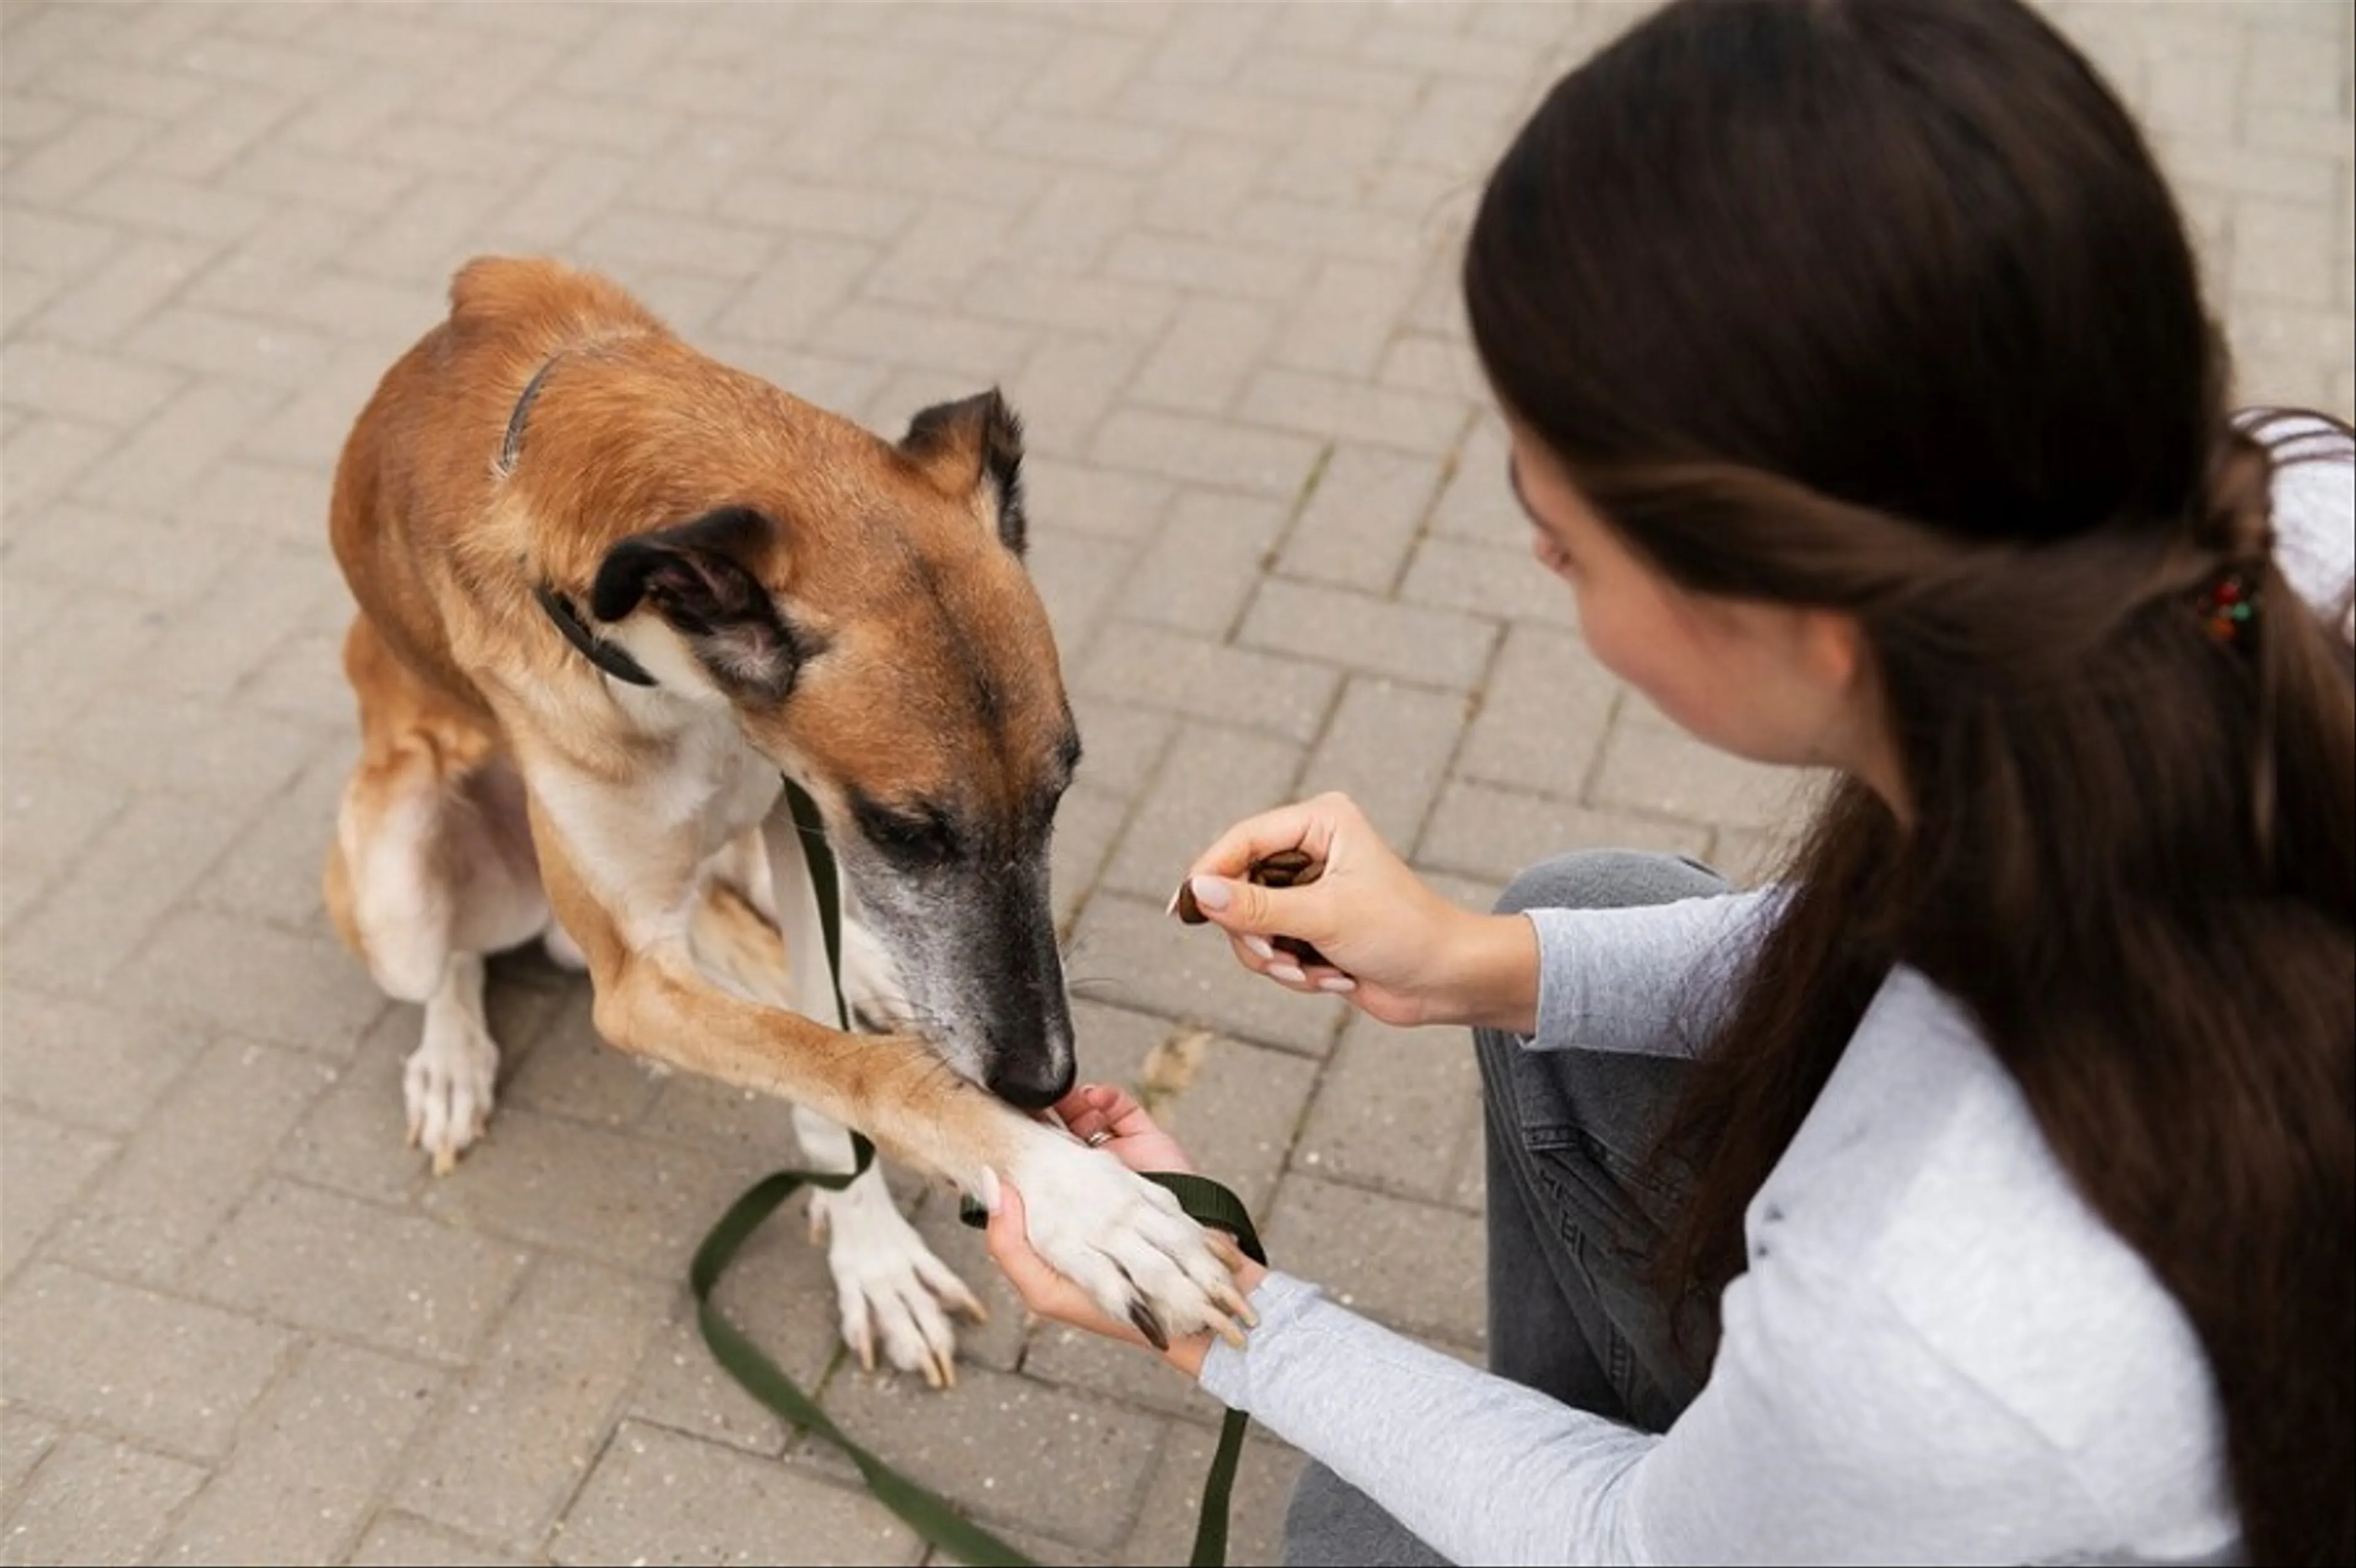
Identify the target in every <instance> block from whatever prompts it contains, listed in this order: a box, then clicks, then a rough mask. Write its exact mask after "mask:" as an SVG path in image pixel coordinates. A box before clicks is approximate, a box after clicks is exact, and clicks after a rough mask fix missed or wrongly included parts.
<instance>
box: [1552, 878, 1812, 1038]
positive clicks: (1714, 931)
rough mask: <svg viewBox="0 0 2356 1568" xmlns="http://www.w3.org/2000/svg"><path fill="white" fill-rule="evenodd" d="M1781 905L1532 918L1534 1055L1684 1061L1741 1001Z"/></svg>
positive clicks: (1700, 902) (1767, 894)
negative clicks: (1614, 1054)
mask: <svg viewBox="0 0 2356 1568" xmlns="http://www.w3.org/2000/svg"><path fill="white" fill-rule="evenodd" d="M1782 905H1783V894H1782V891H1781V890H1779V889H1772V888H1762V889H1755V890H1753V891H1750V892H1744V893H1724V894H1720V895H1719V896H1717V897H1714V898H1700V899H1680V900H1678V901H1676V902H1675V903H1665V904H1643V905H1638V906H1635V907H1633V908H1628V909H1534V910H1530V911H1528V912H1527V918H1528V920H1529V922H1530V923H1531V924H1532V925H1533V926H1535V927H1536V928H1537V937H1538V1019H1537V1023H1538V1027H1537V1033H1536V1034H1533V1035H1530V1036H1528V1037H1526V1040H1524V1044H1526V1046H1528V1047H1529V1048H1530V1049H1532V1050H1535V1051H1569V1050H1589V1051H1634V1052H1640V1053H1643V1054H1645V1055H1651V1056H1691V1055H1693V1054H1694V1053H1695V1052H1697V1051H1699V1050H1700V1049H1701V1048H1702V1047H1703V1045H1705V1044H1706V1043H1707V1042H1708V1040H1709V1038H1710V1037H1711V1035H1712V1034H1714V1033H1715V1032H1716V1030H1717V1026H1718V1025H1719V1022H1720V1021H1721V1020H1722V1019H1724V1018H1725V1015H1726V1011H1727V1008H1729V1007H1730V1005H1731V1004H1732V1001H1733V998H1734V997H1736V996H1737V995H1738V994H1739V988H1740V980H1741V978H1742V976H1743V974H1744V973H1745V972H1746V971H1747V970H1748V968H1749V966H1750V962H1751V956H1752V955H1754V954H1755V953H1756V952H1757V951H1758V947H1759V944H1760V943H1761V942H1762V941H1763V940H1764V939H1765V936H1766V933H1767V931H1768V928H1769V926H1770V925H1771V924H1772V922H1773V920H1774V917H1775V914H1776V912H1777V911H1778V910H1780V909H1781V907H1782Z"/></svg>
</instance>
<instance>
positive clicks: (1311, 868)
mask: <svg viewBox="0 0 2356 1568" xmlns="http://www.w3.org/2000/svg"><path fill="white" fill-rule="evenodd" d="M1324 870H1325V865H1324V862H1323V861H1322V860H1314V859H1311V858H1310V857H1309V854H1308V852H1307V851H1305V850H1301V849H1279V850H1278V851H1277V852H1276V853H1275V854H1273V855H1269V856H1267V857H1266V858H1264V859H1258V860H1255V861H1253V862H1252V866H1251V869H1250V870H1248V871H1247V872H1246V873H1245V875H1246V876H1247V877H1248V878H1249V879H1250V880H1252V881H1255V882H1258V884H1259V885H1260V886H1261V887H1264V888H1305V887H1307V886H1308V885H1309V884H1310V883H1312V882H1313V881H1315V880H1317V879H1318V878H1319V877H1320V876H1322V875H1323V874H1324ZM1173 902H1174V903H1175V906H1176V908H1177V911H1178V918H1179V919H1180V920H1182V921H1184V922H1185V923H1187V924H1188V925H1202V924H1204V923H1206V922H1207V921H1209V919H1210V918H1211V917H1210V916H1209V915H1206V914H1205V913H1204V912H1203V906H1202V905H1201V904H1198V903H1196V902H1195V901H1194V888H1193V886H1192V885H1191V884H1189V883H1186V882H1181V883H1180V884H1179V885H1178V897H1177V898H1176V900H1174V901H1173ZM1269 946H1271V947H1274V948H1275V949H1276V950H1277V951H1279V952H1280V953H1288V954H1290V955H1292V956H1293V957H1294V958H1295V959H1298V960H1299V961H1300V962H1301V963H1302V964H1323V965H1325V966H1326V967H1328V968H1332V967H1333V960H1332V959H1330V958H1328V957H1326V956H1325V955H1323V953H1320V952H1318V951H1317V949H1316V948H1315V947H1314V946H1312V944H1309V943H1306V942H1303V941H1301V939H1300V938H1299V937H1297V936H1272V937H1270V938H1269Z"/></svg>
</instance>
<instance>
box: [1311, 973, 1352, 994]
mask: <svg viewBox="0 0 2356 1568" xmlns="http://www.w3.org/2000/svg"><path fill="white" fill-rule="evenodd" d="M1317 988H1318V989H1319V990H1321V991H1331V992H1333V994H1334V995H1335V996H1337V997H1341V996H1346V995H1348V994H1349V993H1350V992H1352V991H1355V990H1356V989H1357V988H1358V983H1357V982H1356V981H1355V980H1353V979H1351V978H1350V976H1347V975H1328V976H1325V977H1324V978H1323V980H1320V981H1318V982H1317Z"/></svg>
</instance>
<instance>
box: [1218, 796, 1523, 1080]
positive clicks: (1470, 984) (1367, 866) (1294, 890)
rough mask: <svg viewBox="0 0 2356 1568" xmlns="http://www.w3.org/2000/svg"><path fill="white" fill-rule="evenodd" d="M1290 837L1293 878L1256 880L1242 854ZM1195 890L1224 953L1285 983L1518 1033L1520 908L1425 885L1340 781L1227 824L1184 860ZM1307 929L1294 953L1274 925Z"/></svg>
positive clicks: (1382, 1010)
mask: <svg viewBox="0 0 2356 1568" xmlns="http://www.w3.org/2000/svg"><path fill="white" fill-rule="evenodd" d="M1286 849H1297V850H1300V851H1301V852H1302V853H1304V854H1306V855H1307V856H1308V857H1309V858H1310V859H1311V860H1312V861H1313V862H1315V863H1316V864H1317V866H1318V869H1319V874H1318V876H1317V878H1316V880H1314V881H1312V882H1309V883H1308V884H1307V885H1305V886H1294V887H1290V888H1264V887H1260V886H1258V885H1256V884H1254V883H1252V882H1250V881H1248V880H1246V877H1247V874H1248V871H1249V870H1250V869H1251V867H1252V866H1253V865H1254V864H1255V863H1256V862H1258V861H1260V860H1264V859H1267V858H1268V857H1269V856H1270V855H1274V854H1277V853H1278V852H1280V851H1281V850H1286ZM1186 886H1187V888H1188V889H1189V890H1191V891H1192V892H1193V894H1194V902H1195V904H1196V905H1197V906H1198V907H1199V908H1200V909H1201V910H1202V912H1203V913H1204V914H1205V916H1207V917H1208V918H1209V919H1210V920H1211V921H1212V923H1215V924H1216V925H1217V926H1218V927H1219V928H1220V929H1221V930H1223V931H1225V932H1226V933H1227V938H1228V941H1229V943H1230V944H1232V945H1233V947H1234V949H1235V955H1236V961H1237V963H1239V964H1241V965H1244V967H1246V968H1247V969H1250V970H1252V971H1254V972H1255V973H1258V974H1261V975H1265V976H1268V977H1269V979H1271V980H1273V981H1275V982H1276V983H1277V984H1278V985H1280V986H1282V987H1286V988H1287V989H1288V990H1293V991H1300V992H1303V993H1306V994H1310V995H1315V994H1317V993H1319V992H1328V993H1332V994H1334V995H1338V996H1345V997H1349V999H1350V1000H1351V1002H1353V1003H1354V1004H1355V1005H1356V1006H1357V1007H1359V1008H1363V1009H1364V1010H1365V1012H1367V1013H1368V1014H1370V1015H1371V1016H1373V1017H1374V1018H1376V1019H1380V1020H1381V1021H1382V1022H1384V1023H1387V1024H1396V1025H1413V1024H1439V1023H1459V1024H1482V1025H1487V1026H1490V1027H1492V1028H1497V1029H1513V1030H1516V1031H1519V1032H1523V1033H1526V1032H1528V1031H1529V1030H1530V1029H1532V1028H1534V1027H1535V1026H1536V1022H1537V932H1536V931H1535V930H1534V929H1533V928H1532V927H1531V925H1530V923H1529V922H1528V921H1526V920H1524V919H1523V918H1522V917H1520V916H1519V915H1478V914H1473V913H1472V912H1470V911H1467V910H1463V909H1460V908H1458V907H1457V906H1456V905H1454V904H1452V903H1450V902H1449V901H1447V900H1446V899H1444V898H1442V897H1440V895H1439V894H1438V893H1436V892H1434V891H1432V890H1431V889H1430V887H1429V886H1428V885H1427V884H1426V883H1425V882H1424V881H1423V880H1422V879H1420V878H1419V877H1418V876H1417V875H1416V874H1415V873H1414V872H1413V871H1412V870H1410V869H1408V865H1407V862H1405V861H1404V860H1402V859H1399V857H1398V854H1397V853H1396V852H1395V851H1394V850H1392V848H1390V846H1389V845H1387V844H1386V843H1384V842H1383V840H1382V837H1381V836H1380V835H1379V834H1377V833H1376V831H1375V829H1374V827H1373V826H1372V825H1371V824H1370V823H1368V822H1367V821H1366V818H1365V814H1363V813H1362V812H1360V811H1359V810H1358V807H1357V805H1356V804H1355V802H1353V801H1352V800H1351V799H1350V798H1349V797H1348V796H1347V795H1319V796H1318V797H1317V798H1316V799H1314V800H1310V801H1303V802H1301V803H1300V804H1298V805H1285V806H1279V807H1278V808H1277V809H1276V810H1274V811H1269V812H1263V813H1261V814H1260V815H1259V816H1254V817H1248V818H1247V819H1246V820H1244V821H1242V822H1239V823H1237V824H1236V825H1235V826H1234V827H1230V828H1228V829H1227V830H1226V833H1224V834H1222V835H1221V836H1220V837H1219V840H1218V842H1216V843H1215V844H1213V845H1212V846H1211V847H1210V848H1208V849H1205V851H1203V853H1202V854H1201V856H1199V857H1198V858H1197V859H1195V861H1194V865H1192V866H1190V867H1189V868H1187V881H1186ZM1279 936H1289V937H1294V938H1297V939H1299V940H1301V941H1303V942H1306V943H1309V944H1311V945H1312V946H1313V947H1315V948H1316V949H1317V951H1318V952H1319V953H1320V954H1322V955H1323V956H1324V957H1325V958H1327V959H1328V960H1330V963H1329V964H1325V965H1315V964H1304V963H1301V962H1300V961H1298V960H1297V959H1296V958H1295V957H1294V956H1293V955H1290V954H1289V953H1286V952H1284V951H1283V950H1282V949H1280V948H1278V947H1277V946H1275V945H1274V943H1273V941H1272V939H1273V938H1275V937H1279Z"/></svg>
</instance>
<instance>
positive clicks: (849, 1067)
mask: <svg viewBox="0 0 2356 1568" xmlns="http://www.w3.org/2000/svg"><path fill="white" fill-rule="evenodd" d="M531 811H532V828H533V836H534V838H535V841H536V842H537V844H538V847H539V850H540V865H541V875H542V877H543V879H544V880H545V881H546V884H547V888H548V893H549V897H550V900H551V901H552V902H553V903H554V904H555V906H556V909H557V911H558V912H559V913H560V914H561V915H562V919H563V921H564V925H565V929H566V930H568V931H570V932H572V933H573V934H574V936H575V937H576V938H578V939H579V941H580V943H581V946H582V950H583V951H584V953H586V954H587V955H588V957H589V969H590V974H591V976H592V977H593V983H594V987H595V990H596V1025H597V1032H598V1033H599V1034H600V1035H602V1036H604V1037H605V1040H608V1041H610V1042H612V1043H613V1044H614V1045H616V1047H618V1048H620V1049H621V1050H624V1051H629V1052H631V1053H632V1054H633V1055H637V1056H642V1057H645V1058H647V1059H648V1060H649V1061H660V1062H663V1063H665V1064H667V1065H669V1066H671V1067H674V1068H677V1069H679V1070H680V1071H682V1072H695V1073H701V1074H702V1075H703V1076H705V1077H709V1078H713V1079H716V1080H718V1081H719V1082H721V1083H729V1084H734V1085H735V1086H736V1087H738V1088H742V1089H752V1090H755V1091H757V1092H759V1093H766V1094H775V1095H776V1096H777V1097H778V1098H780V1099H784V1100H790V1101H792V1102H794V1103H795V1104H799V1105H805V1106H807V1107H809V1109H810V1110H813V1111H815V1112H817V1113H819V1115H823V1116H826V1117H827V1118H829V1119H830V1120H832V1121H834V1122H836V1123H839V1124H841V1125H845V1126H852V1127H857V1128H858V1129H859V1130H860V1131H862V1132H863V1133H865V1134H866V1135H867V1136H868V1137H869V1138H871V1139H873V1142H874V1144H875V1146H876V1147H877V1148H879V1149H881V1150H883V1152H885V1153H887V1154H889V1155H891V1156H892V1157H894V1158H896V1159H899V1160H901V1161H902V1162H904V1163H905V1164H907V1165H910V1166H912V1167H914V1168H916V1169H917V1170H920V1171H923V1172H925V1173H926V1174H928V1175H934V1176H940V1177H946V1178H947V1179H949V1180H951V1181H953V1182H956V1183H957V1184H958V1186H960V1187H962V1188H964V1189H966V1190H967V1191H968V1192H972V1193H983V1192H987V1191H988V1190H989V1189H991V1186H992V1184H993V1183H995V1182H996V1181H997V1180H998V1179H1000V1178H1001V1177H1003V1178H1004V1179H1007V1180H1009V1181H1012V1183H1013V1184H1014V1185H1015V1186H1016V1187H1017V1188H1018V1189H1021V1191H1022V1193H1023V1198H1024V1199H1025V1200H1026V1201H1027V1202H1028V1204H1029V1205H1030V1226H1031V1239H1032V1243H1033V1246H1034V1247H1036V1248H1037V1250H1038V1252H1039V1254H1040V1256H1041V1257H1043V1258H1044V1259H1045V1260H1046V1262H1047V1263H1048V1264H1049V1265H1050V1266H1052V1267H1054V1268H1055V1269H1056V1270H1058V1271H1059V1272H1061V1273H1062V1274H1064V1275H1066V1276H1067V1277H1069V1278H1070V1279H1072V1280H1073V1281H1074V1282H1075V1283H1076V1284H1077V1285H1079V1286H1080V1287H1081V1288H1082V1289H1083V1290H1085V1291H1087V1294H1088V1295H1089V1296H1090V1297H1091V1298H1092V1299H1094V1300H1095V1301H1096V1302H1097V1304H1098V1307H1100V1308H1102V1309H1103V1310H1104V1311H1105V1312H1107V1313H1108V1314H1109V1315H1111V1316H1112V1317H1115V1318H1116V1319H1127V1320H1129V1321H1131V1322H1134V1323H1136V1324H1137V1325H1138V1326H1139V1327H1140V1328H1141V1329H1142V1330H1143V1331H1145V1332H1146V1333H1147V1335H1148V1337H1149V1338H1150V1337H1152V1336H1154V1335H1157V1334H1165V1333H1166V1334H1190V1333H1194V1332H1195V1331H1197V1330H1201V1329H1220V1330H1226V1329H1229V1328H1231V1319H1233V1318H1234V1317H1238V1316H1240V1315H1241V1314H1242V1313H1243V1311H1244V1310H1245V1308H1244V1303H1243V1299H1242V1297H1241V1296H1239V1295H1237V1291H1236V1288H1235V1280H1234V1277H1233V1275H1231V1274H1230V1273H1229V1270H1228V1265H1227V1264H1226V1261H1225V1256H1231V1255H1232V1246H1231V1245H1230V1246H1229V1247H1227V1248H1226V1249H1224V1250H1223V1249H1222V1248H1221V1247H1220V1246H1218V1245H1217V1244H1215V1243H1213V1242H1212V1240H1211V1239H1210V1237H1209V1236H1208V1234H1207V1233H1206V1232H1205V1231H1204V1230H1203V1228H1202V1227H1201V1226H1199V1225H1197V1224H1195V1223H1194V1221H1192V1220H1190V1219H1188V1218H1187V1217H1186V1215H1185V1213H1184V1211H1183V1210H1182V1209H1180V1208H1179V1206H1178V1200H1176V1199H1175V1198H1173V1197H1172V1196H1171V1195H1170V1194H1169V1193H1168V1192H1167V1191H1165V1190H1163V1189H1162V1188H1160V1187H1157V1186H1155V1185H1154V1184H1153V1183H1151V1182H1150V1181H1147V1180H1146V1179H1144V1178H1143V1177H1141V1176H1139V1175H1137V1174H1136V1173H1135V1172H1133V1171H1130V1170H1129V1169H1128V1168H1125V1167H1123V1166H1122V1165H1121V1164H1120V1162H1119V1161H1118V1160H1116V1159H1115V1158H1113V1157H1112V1156H1110V1155H1108V1154H1106V1153H1105V1152H1104V1151H1103V1150H1101V1149H1091V1148H1087V1147H1084V1146H1083V1145H1081V1144H1080V1143H1079V1142H1078V1140H1076V1139H1075V1138H1073V1137H1072V1136H1070V1135H1069V1134H1067V1133H1065V1132H1062V1131H1060V1130H1058V1129H1055V1128H1051V1127H1049V1126H1046V1125H1044V1124H1042V1123H1039V1122H1036V1121H1033V1120H1032V1119H1031V1118H1030V1117H1028V1116H1025V1115H1023V1114H1022V1113H1020V1112H1018V1111H1016V1110H1015V1109H1014V1108H1013V1107H1012V1105H1009V1104H1006V1103H1005V1102H1004V1101H1002V1100H1000V1099H998V1098H996V1097H995V1096H993V1095H991V1093H989V1092H988V1091H986V1090H984V1089H982V1088H981V1087H980V1086H979V1085H977V1084H974V1083H969V1082H968V1081H967V1080H965V1079H963V1078H961V1077H959V1076H958V1074H957V1073H956V1072H952V1071H951V1070H950V1069H949V1067H948V1063H946V1062H944V1061H942V1060H941V1059H940V1057H939V1056H938V1055H937V1054H935V1052H934V1051H933V1050H932V1048H931V1047H930V1046H929V1045H928V1044H927V1043H926V1041H925V1040H923V1039H922V1038H920V1037H918V1036H916V1035H914V1034H902V1033H894V1034H883V1035H857V1034H845V1033H842V1032H841V1031H840V1030H837V1029H829V1028H827V1027H825V1026H824V1025H822V1024H819V1023H816V1022H814V1021H812V1020H811V1019H809V1018H808V1017H805V1016H802V1015H801V1014H798V1013H795V1012H788V1011H786V1010H785V1009H783V1008H776V1007H771V1006H765V1005H762V1004H759V1003H756V1002H752V1001H748V1000H746V999H744V997H741V996H739V995H737V994H736V993H735V992H734V990H733V989H731V988H729V987H724V986H723V985H721V984H718V983H716V982H715V981H714V980H713V979H712V977H711V976H710V975H709V974H708V972H707V971H705V970H704V968H703V967H702V966H701V965H700V964H699V963H698V962H697V961H696V959H695V956H694V955H693V954H692V953H691V951H689V950H688V948H687V946H686V945H685V944H683V943H680V942H678V941H675V940H665V939H663V938H661V937H660V935H659V933H658V934H657V935H656V936H654V937H652V938H651V939H649V938H641V939H639V940H638V941H637V942H633V941H631V940H628V939H626V938H625V936H624V934H623V932H622V929H621V927H620V926H619V925H618V924H617V923H616V920H615V917H614V916H613V915H612V914H610V913H609V912H607V910H606V906H605V904H604V903H603V902H602V901H600V900H599V899H598V898H597V896H596V895H594V893H592V892H591V891H590V889H589V884H588V882H587V880H585V879H584V877H583V875H582V873H581V870H580V869H579V868H578V866H577V864H576V863H575V861H574V859H573V856H572V854H571V853H570V852H569V850H568V849H567V848H566V846H565V844H564V841H563V837H562V834H561V833H560V832H559V830H558V829H557V828H556V827H555V826H554V824H553V823H552V822H551V821H550V819H549V817H548V816H547V814H546V810H545V807H544V806H543V805H542V803H541V801H540V800H539V799H538V798H537V797H535V798H534V800H533V801H532V805H531ZM1223 1251H1224V1255H1223Z"/></svg>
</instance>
